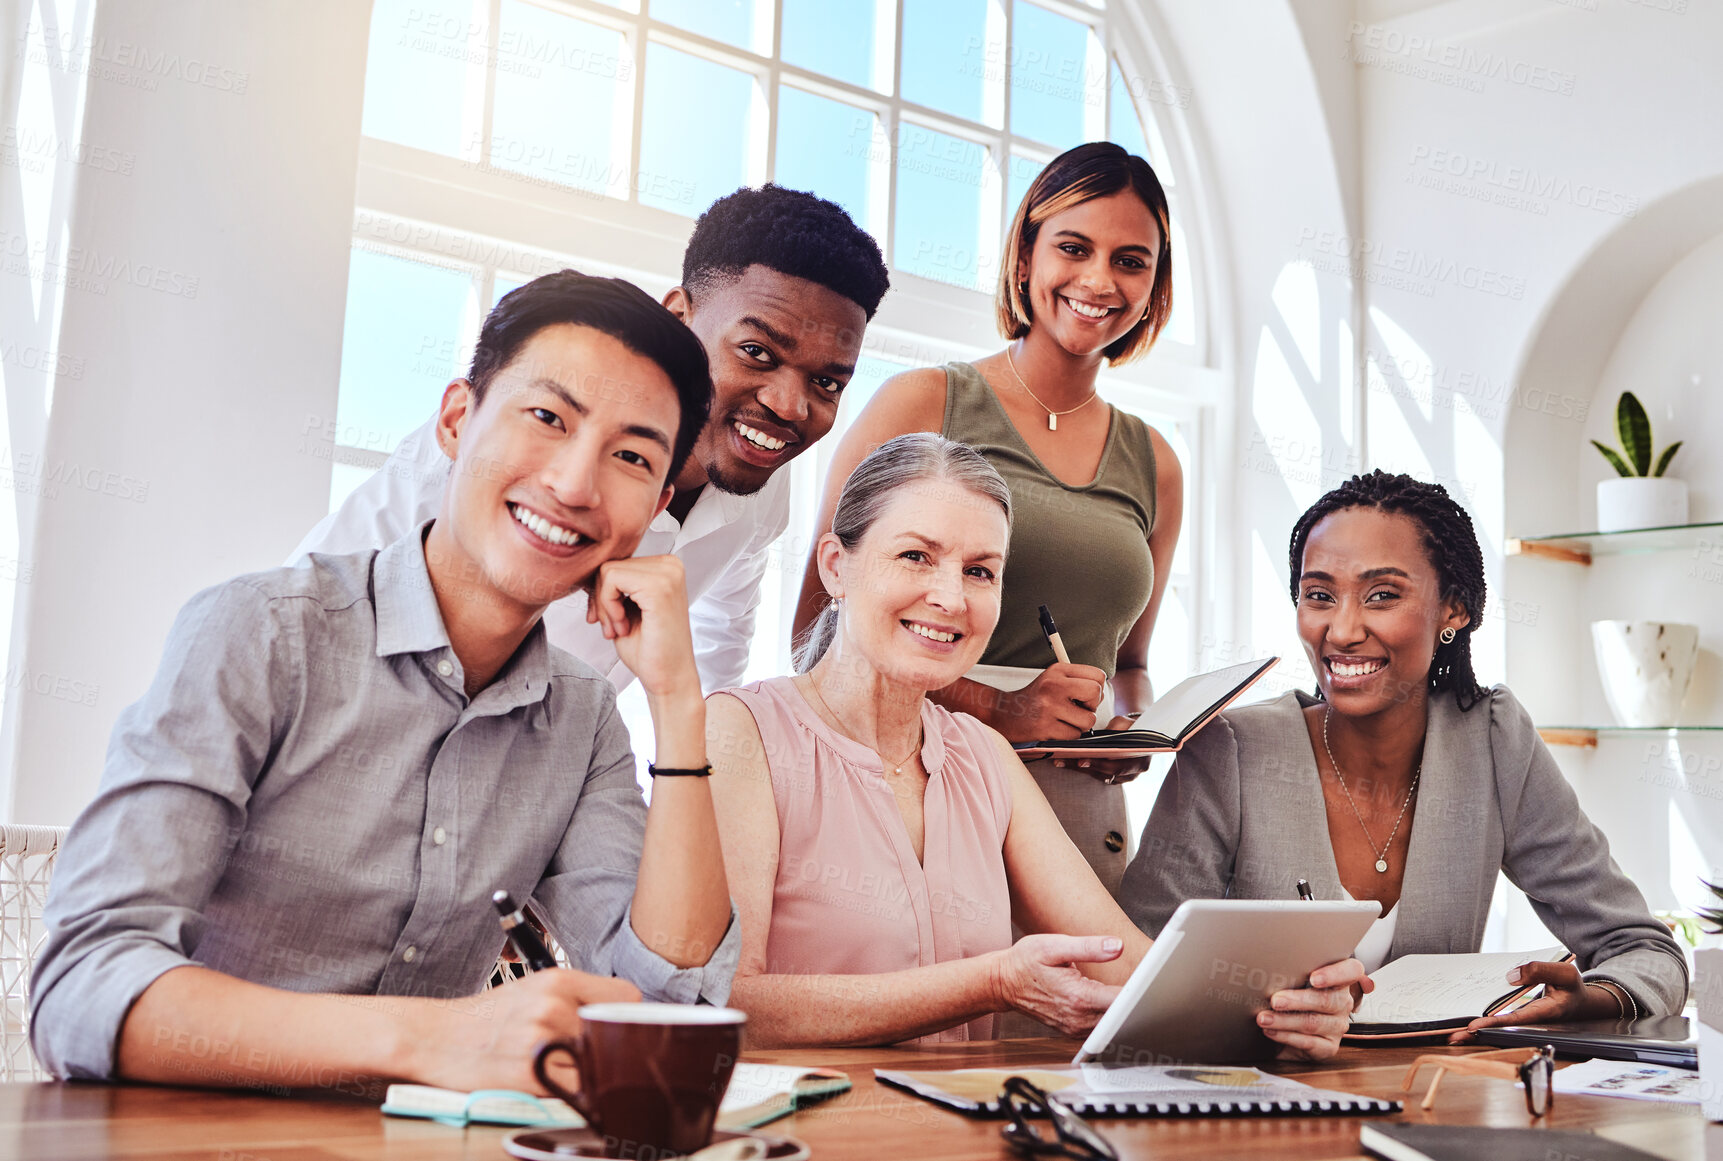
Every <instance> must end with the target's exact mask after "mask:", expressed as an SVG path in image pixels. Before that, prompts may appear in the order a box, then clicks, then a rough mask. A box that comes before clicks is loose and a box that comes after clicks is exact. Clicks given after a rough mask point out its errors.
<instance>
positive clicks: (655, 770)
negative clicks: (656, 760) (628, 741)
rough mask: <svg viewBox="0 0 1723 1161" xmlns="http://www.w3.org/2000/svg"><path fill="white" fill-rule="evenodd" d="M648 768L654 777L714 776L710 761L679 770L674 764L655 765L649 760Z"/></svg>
mask: <svg viewBox="0 0 1723 1161" xmlns="http://www.w3.org/2000/svg"><path fill="white" fill-rule="evenodd" d="M646 769H647V771H648V772H649V773H650V774H651V775H652V776H653V777H654V778H710V777H711V776H712V766H711V764H710V763H708V764H706V765H704V766H696V767H693V768H692V769H687V770H678V769H676V768H675V767H672V766H654V765H653V764H652V763H650V762H648V763H646Z"/></svg>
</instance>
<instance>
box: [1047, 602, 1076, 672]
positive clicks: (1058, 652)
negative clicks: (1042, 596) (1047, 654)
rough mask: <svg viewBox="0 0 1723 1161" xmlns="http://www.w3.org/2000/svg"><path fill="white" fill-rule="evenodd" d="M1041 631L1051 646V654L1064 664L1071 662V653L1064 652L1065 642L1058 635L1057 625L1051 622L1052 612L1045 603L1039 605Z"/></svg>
mask: <svg viewBox="0 0 1723 1161" xmlns="http://www.w3.org/2000/svg"><path fill="white" fill-rule="evenodd" d="M1041 632H1043V633H1045V634H1046V635H1047V644H1049V645H1051V646H1052V647H1053V656H1054V657H1057V658H1058V659H1059V660H1060V661H1061V662H1063V663H1064V664H1066V665H1069V664H1071V655H1070V654H1069V653H1067V652H1065V642H1064V640H1063V639H1061V638H1060V636H1059V626H1057V625H1055V624H1054V623H1053V614H1052V613H1051V612H1050V611H1049V610H1048V608H1047V606H1046V605H1042V606H1041Z"/></svg>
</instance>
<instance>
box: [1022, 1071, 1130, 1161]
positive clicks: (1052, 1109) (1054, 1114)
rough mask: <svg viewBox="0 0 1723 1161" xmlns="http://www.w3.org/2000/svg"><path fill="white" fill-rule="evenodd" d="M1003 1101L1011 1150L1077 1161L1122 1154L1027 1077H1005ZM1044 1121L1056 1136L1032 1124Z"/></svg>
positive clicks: (1110, 1159)
mask: <svg viewBox="0 0 1723 1161" xmlns="http://www.w3.org/2000/svg"><path fill="white" fill-rule="evenodd" d="M1001 1102H1002V1103H1003V1104H1004V1106H1005V1115H1006V1116H1007V1117H1009V1118H1010V1119H1009V1120H1008V1121H1007V1122H1006V1123H1005V1127H1004V1128H1002V1129H1000V1130H999V1131H1000V1133H1001V1135H1003V1136H1004V1138H1005V1141H1006V1143H1007V1144H1009V1145H1010V1146H1011V1148H1012V1150H1013V1151H1014V1152H1016V1153H1018V1154H1020V1155H1022V1156H1024V1157H1074V1158H1077V1161H1119V1154H1118V1151H1117V1150H1116V1149H1114V1148H1113V1146H1112V1143H1111V1142H1109V1141H1108V1140H1107V1138H1105V1137H1103V1136H1101V1134H1100V1133H1097V1132H1096V1131H1095V1130H1094V1128H1093V1127H1091V1126H1090V1124H1089V1123H1088V1122H1087V1121H1085V1120H1084V1119H1083V1118H1082V1117H1079V1116H1078V1115H1077V1114H1076V1113H1074V1112H1072V1111H1071V1109H1070V1108H1069V1107H1067V1106H1066V1105H1065V1103H1064V1102H1063V1101H1061V1100H1059V1099H1058V1098H1057V1097H1054V1096H1051V1095H1050V1094H1048V1093H1047V1092H1046V1090H1044V1089H1042V1088H1040V1087H1038V1086H1037V1085H1035V1084H1034V1083H1033V1082H1031V1081H1029V1080H1028V1079H1027V1078H1025V1077H1021V1076H1010V1077H1006V1078H1005V1087H1004V1092H1003V1094H1002V1096H1001ZM1039 1118H1045V1119H1046V1120H1047V1121H1049V1122H1050V1123H1051V1124H1052V1126H1053V1136H1052V1137H1047V1136H1045V1135H1044V1134H1043V1133H1042V1132H1041V1130H1040V1129H1038V1128H1036V1127H1035V1125H1034V1124H1033V1123H1032V1122H1033V1120H1035V1119H1039Z"/></svg>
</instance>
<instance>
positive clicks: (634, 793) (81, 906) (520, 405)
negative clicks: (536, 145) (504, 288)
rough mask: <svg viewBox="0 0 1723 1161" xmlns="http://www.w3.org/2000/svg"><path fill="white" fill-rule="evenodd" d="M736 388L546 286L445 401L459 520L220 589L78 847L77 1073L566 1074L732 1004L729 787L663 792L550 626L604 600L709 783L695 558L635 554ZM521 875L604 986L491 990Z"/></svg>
mask: <svg viewBox="0 0 1723 1161" xmlns="http://www.w3.org/2000/svg"><path fill="white" fill-rule="evenodd" d="M711 392H712V388H711V380H710V377H709V374H708V371H707V364H706V355H705V352H704V351H703V350H702V348H701V346H700V344H699V342H698V341H697V340H696V339H695V337H694V335H693V333H692V332H690V331H689V330H688V329H687V328H686V327H685V326H684V325H683V324H682V323H680V322H679V321H677V320H676V318H675V317H674V316H673V315H671V314H670V313H669V312H667V311H665V310H664V309H663V308H662V307H661V306H659V305H658V304H657V303H655V302H653V301H652V300H651V299H650V298H649V297H647V296H646V295H645V294H644V293H642V292H641V291H640V290H638V289H637V288H635V287H633V286H631V285H629V284H628V283H625V282H621V281H619V280H613V279H597V278H587V277H584V276H582V275H579V274H576V273H574V272H572V271H564V272H562V273H560V274H553V275H549V276H546V277H545V278H541V279H538V280H536V281H535V282H533V283H529V284H528V285H527V286H525V287H522V288H520V289H519V290H516V291H515V292H513V293H511V294H510V295H508V296H507V297H505V298H504V300H503V301H502V302H501V303H499V304H498V306H497V308H496V310H494V311H493V312H492V313H491V315H490V317H489V318H488V319H487V320H486V322H485V325H484V328H483V331H482V332H481V335H480V339H479V344H478V347H477V350H476V351H475V354H474V357H473V368H472V371H471V373H470V374H469V376H468V377H467V378H466V379H458V380H456V381H454V382H453V383H451V384H450V385H449V387H448V389H447V391H446V392H445V393H444V397H443V403H442V408H441V413H440V416H439V419H438V423H437V429H436V435H437V440H438V443H439V445H440V446H441V447H442V448H443V450H444V452H445V454H447V455H448V456H449V457H450V459H451V460H453V462H454V466H453V470H452V471H451V473H450V478H449V484H448V487H447V490H446V491H445V493H444V496H443V503H442V508H441V511H440V513H439V514H438V515H437V516H436V517H435V518H434V519H433V520H431V521H429V522H427V523H426V524H423V525H420V526H419V527H418V528H415V529H414V530H413V531H411V532H409V533H408V535H406V536H405V537H403V538H402V539H400V540H398V541H396V542H394V543H393V544H391V545H389V546H388V547H387V548H384V549H382V550H381V551H377V550H371V551H365V552H359V553H354V554H350V555H342V556H313V557H312V558H310V559H309V560H308V561H307V562H306V563H305V564H304V565H302V566H301V567H298V568H294V569H275V570H271V571H268V572H262V573H255V574H252V575H250V576H244V577H240V578H238V579H236V580H233V581H230V582H228V583H226V584H223V585H218V586H216V587H215V588H213V589H210V590H207V591H205V592H203V593H200V594H198V595H197V596H196V597H194V598H193V599H192V600H191V602H190V603H189V604H188V605H187V606H186V608H185V609H184V611H183V612H182V613H181V615H180V617H179V619H178V621H177V622H176V623H175V625H174V627H173V630H172V632H171V633H170V635H169V638H168V642H167V647H166V649H165V652H164V656H163V659H162V664H161V668H160V670H159V671H158V673H157V675H156V679H155V681H154V683H153V684H152V685H151V687H150V689H149V691H148V692H147V693H146V694H145V695H144V697H143V699H142V700H141V701H139V702H138V703H137V704H135V705H133V706H131V707H130V708H129V709H127V710H126V711H125V713H124V714H123V716H122V717H121V719H120V721H119V723H118V724H117V726H116V727H115V730H114V736H113V740H112V742H111V744H110V746H109V750H108V757H107V764H106V768H105V770H104V772H103V777H102V782H101V787H100V789H99V791H98V794H97V796H96V799H95V801H94V802H92V803H91V804H90V806H89V807H88V808H87V809H86V810H85V811H84V813H83V814H82V816H81V817H80V818H79V819H78V821H77V823H76V824H75V825H74V826H73V827H72V830H71V833H70V835H69V836H68V839H67V842H66V845H65V848H64V850H63V852H62V853H61V855H60V858H59V862H58V865H57V868H56V872H55V877H54V881H53V886H52V889H51V891H50V893H49V898H48V906H47V911H46V916H45V918H46V921H47V924H48V927H49V938H48V943H47V946H46V948H45V949H44V951H43V952H42V955H41V957H40V958H39V960H38V962H37V966H36V971H35V976H34V980H33V985H32V988H31V996H30V998H31V1007H32V1013H31V1015H32V1019H31V1026H30V1032H31V1038H32V1042H33V1044H34V1046H35V1049H36V1052H37V1055H38V1056H39V1057H40V1058H41V1059H42V1061H43V1062H44V1063H45V1064H46V1065H47V1066H48V1067H49V1068H51V1069H52V1070H53V1071H54V1072H56V1073H58V1074H59V1075H62V1076H70V1077H87V1078H97V1079H112V1078H127V1079H136V1080H148V1081H157V1082H164V1083H181V1084H199V1085H209V1084H238V1085H284V1086H323V1087H338V1088H346V1089H352V1090H360V1089H371V1090H374V1089H375V1086H376V1084H377V1082H379V1081H382V1080H397V1079H398V1080H410V1081H417V1082H420V1083H426V1084H434V1085H441V1086H444V1087H450V1088H458V1089H473V1088H497V1087H502V1088H516V1089H528V1090H534V1089H536V1088H537V1085H536V1082H535V1081H534V1079H533V1076H532V1057H533V1051H534V1048H535V1047H536V1046H537V1045H538V1044H539V1043H541V1042H543V1041H546V1040H550V1039H559V1038H566V1037H568V1036H569V1035H571V1034H572V1033H573V1032H574V1031H576V1029H577V1028H578V1018H577V1016H576V1009H577V1008H578V1007H579V1005H581V1004H582V1003H587V1002H591V1001H594V1000H606V999H627V998H634V997H636V996H637V995H640V994H644V995H645V996H646V997H648V998H651V999H660V1000H674V1001H683V1002H694V1001H696V1000H704V1001H708V1002H713V1003H722V1002H723V1001H724V1000H725V998H726V997H727V996H728V993H729V986H730V978H731V975H732V974H733V972H734V969H735V964H736V956H737V948H738V939H737V926H736V924H735V923H734V921H733V911H732V908H731V904H730V899H729V891H728V887H727V886H726V883H725V878H724V865H723V860H722V858H721V856H720V853H719V846H718V835H717V828H716V824H715V822H714V819H713V815H712V802H711V796H710V793H709V792H708V789H707V784H706V780H705V779H704V778H701V777H666V778H662V779H660V780H659V781H658V782H657V783H656V784H655V787H654V794H653V796H652V805H651V808H650V809H648V808H647V807H646V806H645V805H644V803H643V802H642V800H641V797H640V793H639V790H638V788H637V787H636V785H635V781H634V763H633V758H632V756H631V754H630V752H629V742H628V735H627V733H626V731H625V730H624V728H623V726H622V724H621V721H620V719H619V718H618V716H617V712H616V704H615V695H614V693H613V691H612V688H611V686H610V684H609V683H608V682H606V681H605V680H604V679H603V678H602V677H601V676H600V675H599V674H597V673H596V672H595V671H593V670H592V669H590V668H589V667H587V666H585V665H584V664H582V663H580V662H578V661H576V660H574V659H573V658H572V657H570V656H568V655H567V654H565V653H563V652H561V651H560V650H557V649H555V648H552V647H551V646H549V645H548V644H547V642H546V641H545V636H544V628H543V626H542V624H541V623H540V618H541V614H542V612H543V610H544V607H545V606H546V605H547V604H548V603H549V602H551V601H552V600H555V599H557V598H559V597H561V596H564V595H565V594H567V593H568V592H570V591H572V590H573V589H575V588H577V587H585V588H586V589H587V590H588V591H589V592H590V593H591V594H592V600H591V602H590V607H591V610H592V611H591V613H590V614H589V616H590V617H591V619H592V620H594V621H595V623H597V624H598V625H599V627H600V629H601V630H602V631H603V633H604V635H605V636H606V637H607V638H609V639H611V640H612V641H613V642H614V644H615V646H616V649H617V652H618V655H619V656H620V657H621V659H622V660H623V661H624V662H625V663H626V664H627V665H628V667H629V669H630V670H631V671H632V672H633V673H635V674H636V675H637V676H638V677H639V679H640V681H641V684H642V685H643V686H644V688H645V689H646V692H647V695H648V699H649V702H650V705H651V708H652V716H653V723H654V731H655V735H656V737H655V741H656V756H657V766H658V767H659V768H660V769H663V770H667V771H668V770H684V771H689V770H699V769H701V768H703V767H705V765H706V749H705V736H704V735H705V713H704V706H703V703H702V701H701V695H700V681H699V675H698V673H697V672H696V669H695V663H694V653H693V646H692V643H691V638H690V632H689V624H688V613H687V600H686V596H685V589H684V584H683V579H682V567H681V563H680V562H679V561H678V560H677V559H676V558H675V557H673V556H657V557H631V556H630V554H631V553H632V551H633V550H634V548H635V546H636V544H637V543H638V542H639V540H640V537H641V535H642V533H643V532H644V531H645V529H646V528H647V526H648V524H649V523H650V522H651V520H652V519H653V518H654V517H655V516H656V515H657V514H658V513H659V512H660V511H662V510H663V508H664V506H665V505H666V504H667V503H668V502H669V500H670V498H671V495H672V489H671V487H670V486H669V481H670V480H673V479H674V478H675V476H676V472H677V468H678V466H679V465H680V463H681V462H682V461H683V460H684V459H685V458H686V456H687V455H688V452H689V448H690V446H691V445H692V443H693V440H694V437H695V436H696V435H697V434H698V433H699V431H700V430H701V427H702V424H703V423H704V421H705V418H706V413H707V409H708V408H709V406H710V400H711ZM498 888H506V889H507V890H509V891H510V892H511V893H512V894H514V895H515V896H516V897H517V898H520V897H527V896H530V897H532V898H533V899H534V900H536V901H537V903H538V904H539V906H540V907H541V909H542V911H543V913H544V914H545V916H546V918H547V922H548V923H549V925H550V926H551V928H552V929H553V930H554V931H555V932H556V934H557V935H558V936H560V937H561V939H562V941H563V943H564V945H565V946H566V948H567V949H568V951H569V953H570V955H571V957H572V959H573V960H574V961H575V962H576V964H577V965H578V966H579V968H581V969H582V970H577V971H555V972H539V973H537V974H535V975H532V976H529V977H528V978H526V979H524V980H521V981H518V982H515V983H511V984H509V985H507V986H505V987H502V988H500V989H497V990H495V991H493V992H491V993H487V994H486V995H485V996H484V997H483V999H482V1001H475V1000H474V999H472V997H473V996H474V994H475V993H477V992H479V990H480V989H481V988H482V987H483V985H484V983H485V981H486V979H487V978H488V976H489V974H490V971H491V967H492V965H493V963H494V962H495V960H496V956H497V953H498V951H499V949H500V947H501V944H502V935H501V932H500V930H499V928H498V926H497V918H496V915H495V913H494V911H493V910H492V907H491V903H490V895H491V893H492V892H493V891H495V890H496V889H498ZM612 977H616V978H612ZM380 996H389V997H401V998H400V999H391V1000H388V1001H386V1002H379V1001H377V1000H376V999H375V997H380Z"/></svg>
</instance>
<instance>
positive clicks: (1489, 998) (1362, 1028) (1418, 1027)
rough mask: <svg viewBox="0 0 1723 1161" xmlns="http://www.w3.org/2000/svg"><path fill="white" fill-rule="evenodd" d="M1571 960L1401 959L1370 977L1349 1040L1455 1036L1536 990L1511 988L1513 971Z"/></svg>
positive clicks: (1557, 953) (1534, 956)
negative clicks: (1538, 963) (1372, 985)
mask: <svg viewBox="0 0 1723 1161" xmlns="http://www.w3.org/2000/svg"><path fill="white" fill-rule="evenodd" d="M1571 958H1572V957H1571V956H1570V955H1568V954H1567V953H1566V952H1565V951H1563V950H1562V949H1561V948H1559V947H1546V948H1542V949H1540V950H1538V951H1491V952H1478V953H1475V954H1470V955H1466V954H1456V955H1403V956H1401V957H1400V958H1399V959H1397V960H1394V961H1393V962H1392V963H1387V964H1383V965H1382V967H1381V968H1380V969H1378V970H1377V971H1374V972H1371V973H1370V978H1371V979H1372V980H1374V981H1375V982H1376V990H1375V991H1374V992H1372V993H1370V994H1369V995H1368V996H1365V997H1364V1002H1363V1003H1362V1004H1360V1005H1359V1006H1358V1011H1357V1012H1356V1013H1354V1014H1353V1017H1352V1027H1351V1029H1350V1030H1349V1031H1348V1032H1347V1033H1346V1037H1345V1038H1346V1039H1347V1040H1412V1039H1417V1038H1420V1037H1425V1036H1435V1035H1439V1034H1441V1033H1445V1032H1454V1031H1457V1030H1458V1029H1461V1028H1464V1027H1465V1026H1466V1025H1467V1024H1470V1023H1471V1022H1472V1021H1473V1020H1476V1019H1477V1018H1478V1017H1479V1016H1494V1015H1495V1014H1496V1013H1497V1012H1505V1011H1507V1010H1508V1009H1510V1008H1514V1007H1517V1006H1518V1005H1519V1004H1520V1003H1522V1002H1523V1001H1524V1000H1525V999H1526V998H1527V997H1528V996H1529V995H1530V993H1531V992H1533V991H1534V990H1536V988H1537V985H1536V984H1528V985H1526V986H1525V987H1515V986H1513V985H1511V984H1509V983H1508V972H1509V971H1511V970H1512V969H1514V968H1516V967H1519V966H1520V965H1521V964H1523V963H1530V962H1531V961H1532V960H1565V959H1571Z"/></svg>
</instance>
